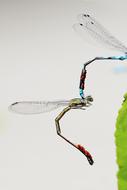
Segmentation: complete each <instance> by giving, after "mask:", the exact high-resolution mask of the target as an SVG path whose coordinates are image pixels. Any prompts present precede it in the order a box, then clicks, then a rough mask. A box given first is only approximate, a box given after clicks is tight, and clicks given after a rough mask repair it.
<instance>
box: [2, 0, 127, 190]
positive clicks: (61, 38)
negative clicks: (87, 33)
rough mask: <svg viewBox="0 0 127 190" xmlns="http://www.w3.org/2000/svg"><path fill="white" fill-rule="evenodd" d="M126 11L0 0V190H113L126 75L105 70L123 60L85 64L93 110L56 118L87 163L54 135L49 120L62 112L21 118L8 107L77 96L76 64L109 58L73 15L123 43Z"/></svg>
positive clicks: (102, 4) (93, 4)
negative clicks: (89, 19) (82, 33)
mask: <svg viewBox="0 0 127 190" xmlns="http://www.w3.org/2000/svg"><path fill="white" fill-rule="evenodd" d="M126 6H127V3H126V1H123V0H122V1H120V0H118V1H115V0H112V1H109V0H106V1H102V0H100V1H99V0H98V1H96V0H95V1H83V0H82V1H81V0H78V1H76V0H73V1H72V0H59V1H58V0H52V1H51V0H45V1H44V0H42V1H39V0H37V1H28V0H26V1H25V0H24V1H19V0H17V1H12V0H10V1H9V0H8V1H6V0H4V1H2V0H1V1H0V87H1V91H0V92H1V93H0V95H1V98H0V123H1V124H0V189H1V190H28V189H30V190H35V189H37V190H42V189H46V190H48V189H55V190H57V189H61V190H63V189H64V190H65V189H73V190H76V189H78V190H84V189H87V190H93V189H103V190H104V189H105V190H107V189H109V190H110V189H111V190H116V189H117V180H116V172H117V165H116V156H115V143H114V131H115V121H116V117H117V111H118V109H119V108H120V106H121V102H122V96H123V94H124V93H125V92H126V91H127V87H126V82H127V78H126V73H125V72H123V73H117V74H116V73H114V71H113V68H114V67H115V65H120V64H122V65H126V61H124V62H118V61H103V62H101V61H98V62H96V63H94V64H93V65H91V66H89V68H88V73H87V81H86V95H89V94H91V95H92V96H93V98H94V102H93V106H91V107H90V108H89V109H88V110H86V111H81V110H72V111H70V112H69V113H68V114H67V115H66V116H65V117H64V119H62V120H61V128H62V129H63V133H64V134H65V135H66V136H67V137H69V138H70V139H72V141H73V142H76V143H81V144H82V145H84V146H85V147H86V148H87V149H88V150H89V151H90V152H91V154H92V155H93V157H94V160H95V164H94V165H93V166H90V165H88V163H87V161H86V158H85V157H84V156H83V155H82V154H81V153H80V152H78V151H77V150H75V149H74V148H73V147H71V146H70V145H69V144H67V143H66V142H64V141H63V140H62V139H61V138H59V137H58V136H57V135H56V129H55V122H54V118H55V117H56V116H57V115H58V113H59V112H60V111H61V110H62V109H58V110H54V111H52V112H49V113H45V114H42V115H32V116H22V115H17V114H13V113H9V112H8V105H10V104H11V103H13V102H15V101H21V100H56V99H71V98H74V97H79V95H78V93H79V92H78V86H79V76H80V72H81V69H82V66H83V63H84V62H86V61H88V60H89V59H91V58H93V57H94V56H103V55H108V56H109V55H116V54H115V53H114V52H112V51H110V50H107V49H104V48H102V47H100V46H99V45H96V46H93V45H92V44H91V43H88V42H86V41H84V40H83V39H81V38H80V37H79V36H78V35H77V34H76V33H75V32H74V30H73V28H72V25H73V24H74V23H76V22H77V15H78V14H80V13H83V12H84V13H85V12H88V13H90V14H91V15H92V16H94V17H95V18H96V19H97V20H99V21H100V23H102V24H103V25H104V26H105V27H106V28H108V29H109V30H110V31H111V32H112V33H113V34H114V35H115V36H116V37H117V38H118V39H120V40H121V41H123V42H124V43H125V44H127V38H126V33H127V26H126V18H127V12H126ZM117 55H118V53H117Z"/></svg>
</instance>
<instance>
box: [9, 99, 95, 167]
mask: <svg viewBox="0 0 127 190" xmlns="http://www.w3.org/2000/svg"><path fill="white" fill-rule="evenodd" d="M91 102H93V98H92V97H91V96H87V97H86V98H84V99H80V98H75V99H71V100H62V101H22V102H15V103H13V104H11V105H10V106H9V110H10V111H12V112H15V113H19V114H39V113H44V112H49V111H52V110H54V109H57V108H59V107H62V106H66V107H65V108H64V109H63V111H62V112H61V113H60V114H59V115H58V116H57V117H56V119H55V124H56V132H57V134H58V135H59V136H60V137H62V138H63V139H64V140H65V141H66V142H68V143H69V144H71V145H72V146H73V147H75V148H76V149H78V150H80V151H81V152H82V153H83V154H84V155H85V156H86V158H87V160H88V162H89V164H90V165H92V164H93V159H92V156H91V154H90V153H89V152H88V151H87V150H86V149H85V148H84V147H83V146H81V145H80V144H74V143H72V142H71V141H70V140H68V139H67V138H66V137H65V136H63V135H62V134H61V129H60V124H59V121H60V119H61V118H62V117H63V116H64V114H65V113H66V112H68V111H69V110H71V109H83V110H85V108H86V107H89V106H90V105H92V104H91Z"/></svg>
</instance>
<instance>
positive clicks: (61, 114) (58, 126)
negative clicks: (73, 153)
mask: <svg viewBox="0 0 127 190" xmlns="http://www.w3.org/2000/svg"><path fill="white" fill-rule="evenodd" d="M70 109H71V107H69V106H68V107H66V108H64V109H63V111H62V112H61V113H60V114H59V115H58V116H57V117H56V119H55V124H56V131H57V134H58V135H59V136H60V137H61V138H63V139H64V140H65V141H66V142H68V143H69V144H71V145H72V146H74V147H75V148H76V149H78V150H80V151H81V152H82V153H83V154H84V155H85V156H86V158H87V160H88V162H89V164H90V165H92V164H93V163H94V161H93V159H92V156H91V154H90V153H89V152H88V151H87V150H85V148H84V147H83V146H81V145H79V144H78V145H76V144H74V143H72V142H71V141H70V140H68V139H67V138H66V137H64V136H63V135H62V134H61V129H60V124H59V121H60V119H61V118H62V117H63V116H64V114H65V113H66V112H68V111H69V110H70Z"/></svg>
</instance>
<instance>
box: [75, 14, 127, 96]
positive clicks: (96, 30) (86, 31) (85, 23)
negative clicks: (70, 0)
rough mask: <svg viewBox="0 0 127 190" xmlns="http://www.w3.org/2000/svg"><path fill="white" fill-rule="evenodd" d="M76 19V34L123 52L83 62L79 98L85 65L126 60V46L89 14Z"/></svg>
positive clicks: (81, 91) (82, 88) (81, 94)
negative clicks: (100, 61)
mask: <svg viewBox="0 0 127 190" xmlns="http://www.w3.org/2000/svg"><path fill="white" fill-rule="evenodd" d="M78 21H79V23H77V24H74V25H73V28H74V30H75V31H76V32H77V33H78V34H80V35H81V36H84V37H85V36H88V35H89V36H91V37H92V38H94V39H95V40H96V41H98V42H99V43H101V44H103V45H105V46H108V47H110V48H112V49H114V50H117V51H119V52H122V53H123V55H122V56H111V57H95V58H93V59H92V60H89V61H88V62H86V63H85V64H84V67H83V69H82V73H81V79H80V87H79V89H80V96H81V98H84V92H83V90H84V81H82V77H83V78H84V79H83V80H85V77H84V76H85V71H86V69H85V68H86V66H87V65H89V64H90V63H92V62H94V61H96V60H121V61H123V60H126V59H127V47H126V46H125V45H124V44H123V43H122V42H120V41H119V40H118V39H117V38H115V37H114V36H113V35H111V34H110V32H108V31H107V30H106V29H105V28H104V27H103V26H102V25H101V24H100V23H99V22H98V21H96V20H95V19H94V18H93V17H91V16H90V15H88V14H80V15H79V16H78ZM126 70H127V69H126ZM122 71H124V69H122ZM81 85H82V86H81Z"/></svg>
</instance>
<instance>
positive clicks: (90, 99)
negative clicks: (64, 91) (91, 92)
mask: <svg viewBox="0 0 127 190" xmlns="http://www.w3.org/2000/svg"><path fill="white" fill-rule="evenodd" d="M85 99H86V100H87V101H88V102H93V98H92V96H86V98H85Z"/></svg>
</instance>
